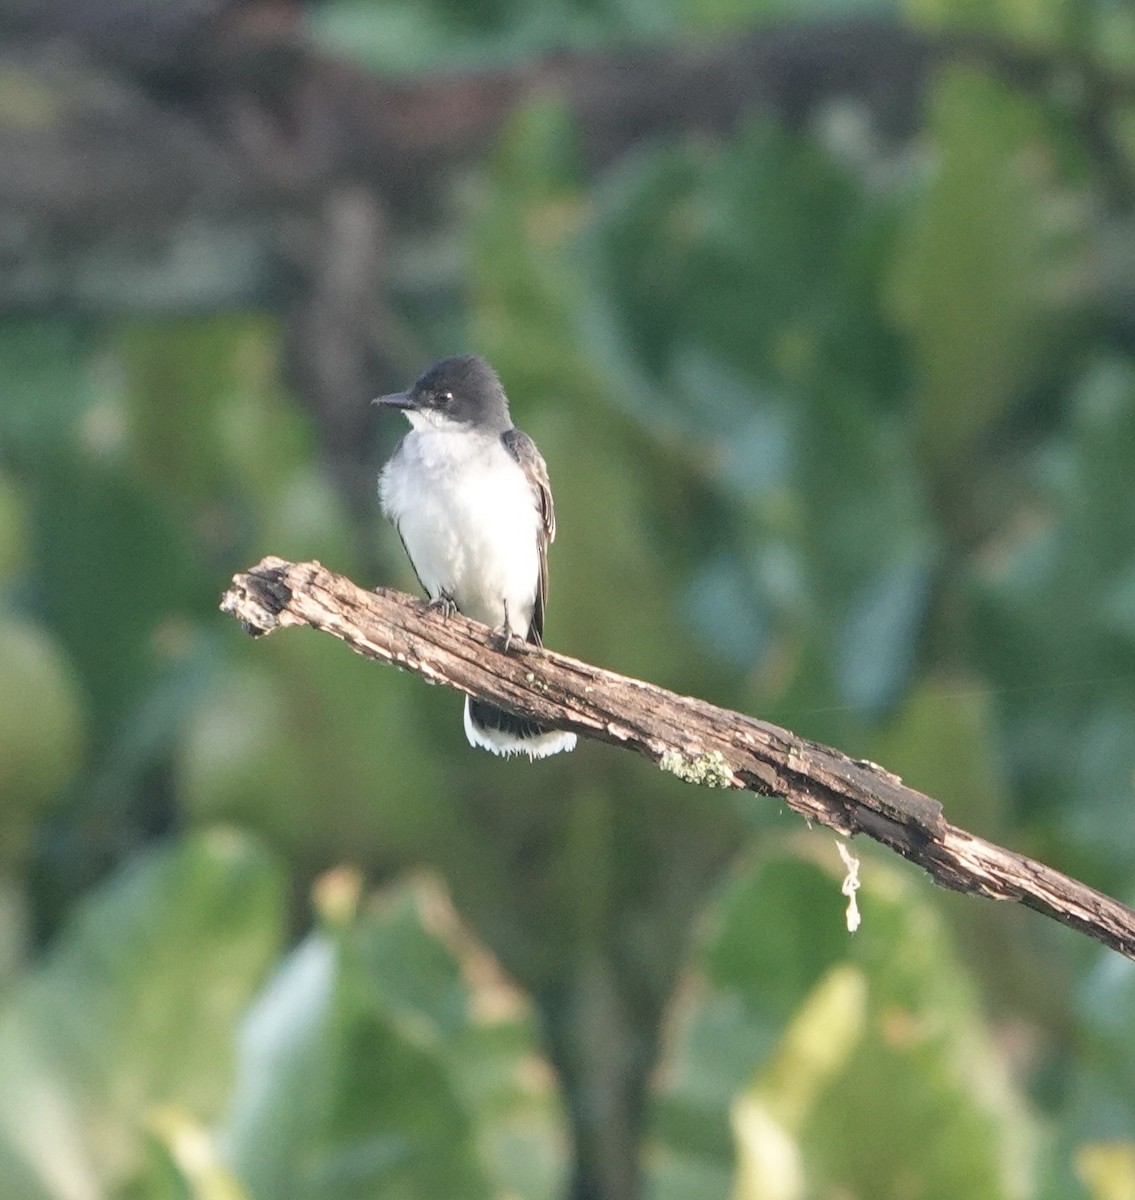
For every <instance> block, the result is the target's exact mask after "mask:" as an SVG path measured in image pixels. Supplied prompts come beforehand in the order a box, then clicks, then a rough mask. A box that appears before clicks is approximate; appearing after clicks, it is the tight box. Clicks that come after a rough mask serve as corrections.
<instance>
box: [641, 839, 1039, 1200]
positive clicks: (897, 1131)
mask: <svg viewBox="0 0 1135 1200" xmlns="http://www.w3.org/2000/svg"><path fill="white" fill-rule="evenodd" d="M827 842H828V839H827V838H824V839H822V841H821V843H820V845H819V846H816V845H815V841H814V840H813V841H811V842H810V843H809V845H810V846H815V849H816V853H820V852H821V851H822V845H823V844H824V843H827ZM829 844H830V843H829ZM824 858H825V861H827V862H830V864H831V867H832V868H835V865H836V855H835V850H834V847H833V848H832V849H831V851H830V858H829V857H828V853H827V852H824ZM860 879H861V882H862V887H861V890H860V892H859V903H860V907H861V910H862V915H863V924H862V926H861V928H860V929H859V931H858V932H857V933H855V934H854V935H851V934H849V933H847V931H846V929H845V928H844V920H843V907H844V900H843V897H842V896H841V895H840V886H839V875H838V873H837V871H836V870H835V869H821V868H820V867H818V866H815V865H812V863H810V862H808V861H806V860H803V859H797V858H791V857H787V856H783V857H779V856H778V857H776V858H773V859H771V860H770V861H768V862H766V863H763V864H761V865H758V866H757V867H756V868H754V869H752V870H750V871H749V872H747V873H745V874H743V875H742V876H741V877H740V878H739V879H738V880H737V881H736V883H735V884H734V886H733V887H732V888H731V889H729V891H728V892H727V893H726V894H725V896H724V897H723V902H722V903H721V904H720V905H719V906H718V908H717V910H716V913H715V916H716V921H715V924H714V931H713V933H712V935H711V937H710V940H709V944H708V946H707V948H706V957H705V965H706V983H707V985H708V986H709V988H710V989H711V990H710V993H709V995H708V996H706V997H705V998H704V1000H702V1001H701V1003H699V1004H697V1005H696V1007H695V1008H694V1010H693V1011H692V1012H691V1013H689V1014H688V1015H687V1017H686V1021H685V1030H684V1036H683V1037H682V1038H680V1039H679V1044H678V1047H677V1051H676V1055H675V1062H674V1063H673V1064H672V1067H671V1075H670V1079H671V1082H670V1085H669V1088H668V1096H667V1097H666V1098H665V1100H664V1103H663V1108H662V1111H663V1113H666V1112H667V1108H668V1106H670V1105H674V1104H679V1105H683V1106H684V1107H685V1108H686V1109H687V1110H688V1111H690V1112H691V1113H692V1112H697V1113H699V1114H700V1120H701V1122H702V1123H703V1125H708V1124H709V1123H710V1122H716V1123H717V1125H718V1128H719V1129H724V1128H725V1125H726V1122H727V1120H728V1119H729V1114H730V1113H732V1116H733V1121H734V1127H735V1129H736V1131H737V1135H738V1137H740V1139H741V1142H742V1153H741V1162H742V1164H743V1172H742V1175H741V1176H740V1177H739V1179H738V1183H737V1186H738V1187H739V1188H741V1191H740V1192H739V1193H735V1194H739V1195H751V1196H754V1197H755V1196H762V1197H763V1196H766V1195H767V1196H770V1197H777V1198H778V1200H780V1198H782V1197H783V1198H784V1200H788V1198H792V1200H796V1198H797V1197H803V1196H810V1195H825V1194H828V1193H831V1194H836V1193H842V1192H846V1193H847V1194H849V1195H863V1196H867V1195H870V1196H872V1197H880V1198H893V1200H898V1198H899V1197H904V1196H909V1195H911V1194H917V1195H919V1196H926V1197H941V1198H942V1200H946V1198H947V1197H957V1196H963V1195H964V1196H966V1197H975V1198H977V1197H989V1198H991V1200H992V1198H996V1200H1003V1198H1007V1197H1015V1196H1021V1195H1027V1194H1028V1190H1029V1187H1030V1186H1031V1178H1030V1170H1029V1162H1030V1158H1031V1137H1032V1131H1031V1129H1030V1126H1029V1124H1028V1122H1027V1120H1026V1119H1025V1117H1024V1107H1023V1103H1022V1100H1021V1098H1020V1097H1018V1096H1017V1095H1015V1094H1014V1092H1013V1090H1012V1088H1011V1086H1010V1085H1009V1081H1008V1072H1007V1067H1006V1064H1005V1062H1004V1061H1003V1059H1002V1057H1001V1056H1000V1055H999V1053H998V1052H997V1050H996V1048H995V1044H994V1042H993V1039H992V1036H991V1034H990V1032H989V1031H988V1029H987V1028H986V1026H985V1024H984V1021H983V1019H982V1015H981V1012H980V1009H979V1008H978V1006H977V1004H976V1001H975V996H974V991H973V987H972V984H971V982H970V980H969V978H968V976H967V974H966V971H965V968H964V966H963V964H962V963H961V961H960V960H959V959H958V957H957V955H956V954H955V952H954V950H953V947H952V945H951V941H950V937H949V935H948V933H947V930H946V929H945V927H944V925H943V923H942V922H941V920H940V919H939V918H938V916H937V914H936V913H935V911H934V909H933V908H932V907H931V906H930V905H929V904H928V903H927V902H926V900H925V899H924V898H922V897H921V896H920V895H919V890H918V888H917V887H916V886H915V885H914V884H913V883H912V881H911V880H910V878H909V876H908V875H906V874H904V873H903V872H902V871H901V869H899V868H896V867H894V866H892V865H890V864H888V863H886V862H884V861H883V860H876V858H875V857H874V856H872V857H871V858H869V859H868V860H867V861H865V862H864V863H863V864H862V866H861V869H860ZM726 1016H727V1017H728V1019H726V1020H723V1017H726ZM695 1047H696V1050H697V1052H696V1053H694V1052H693V1051H694V1049H695ZM672 1111H673V1110H672V1109H670V1114H671V1117H670V1120H668V1121H666V1122H664V1123H663V1124H662V1126H661V1133H662V1136H663V1137H664V1138H665V1139H666V1141H665V1144H666V1145H667V1146H668V1147H669V1153H670V1155H671V1157H672V1159H675V1160H677V1159H681V1158H682V1157H686V1158H689V1157H694V1158H696V1159H697V1160H698V1161H701V1162H702V1163H703V1165H705V1164H707V1163H708V1162H711V1161H713V1160H714V1158H715V1157H717V1156H719V1155H721V1153H722V1151H721V1149H720V1142H718V1143H717V1147H718V1148H717V1149H715V1148H714V1147H715V1144H714V1143H713V1142H710V1141H708V1140H705V1139H704V1137H703V1140H702V1142H701V1144H700V1146H699V1145H697V1144H695V1143H693V1142H691V1141H690V1140H689V1139H684V1140H683V1139H682V1137H681V1127H680V1126H675V1125H674V1124H673V1121H672ZM758 1180H761V1181H763V1182H762V1183H761V1189H763V1190H761V1189H758V1187H757V1181H758ZM746 1189H748V1190H747V1191H746Z"/></svg>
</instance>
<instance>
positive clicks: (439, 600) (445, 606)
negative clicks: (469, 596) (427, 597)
mask: <svg viewBox="0 0 1135 1200" xmlns="http://www.w3.org/2000/svg"><path fill="white" fill-rule="evenodd" d="M426 607H427V608H432V609H434V610H436V611H437V612H440V613H441V619H442V620H443V621H448V620H449V618H450V617H452V616H453V614H454V613H455V612H456V611H457V602H456V601H455V600H454V599H453V597H452V596H448V595H446V593H445V592H442V594H441V595H440V596H435V597H434V598H433V599H432V600H431V601H430V602H429V604H428V605H427V606H426Z"/></svg>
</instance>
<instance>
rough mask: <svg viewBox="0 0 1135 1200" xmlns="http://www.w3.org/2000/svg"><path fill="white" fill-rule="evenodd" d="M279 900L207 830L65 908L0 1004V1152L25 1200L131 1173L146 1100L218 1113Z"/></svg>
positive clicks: (252, 850) (249, 851)
mask: <svg viewBox="0 0 1135 1200" xmlns="http://www.w3.org/2000/svg"><path fill="white" fill-rule="evenodd" d="M282 901H283V881H282V880H281V878H280V875H279V873H278V871H277V868H276V867H275V865H274V864H273V863H272V862H271V861H270V860H269V859H268V858H266V856H265V855H264V854H263V852H262V851H260V850H259V849H258V848H257V847H256V846H255V845H254V844H252V843H250V842H249V841H247V840H246V839H244V838H242V837H239V836H238V835H236V834H235V833H231V832H227V831H221V830H217V831H213V832H209V833H205V834H200V835H197V836H194V837H192V838H190V839H188V840H186V841H185V842H184V843H182V844H181V845H179V846H176V847H173V848H170V849H167V850H162V851H158V852H153V853H151V854H149V855H147V856H146V857H145V858H143V859H140V860H139V861H137V862H136V863H134V864H133V865H132V866H130V867H128V868H127V869H126V870H124V871H123V872H122V873H121V874H119V875H118V876H116V877H115V878H113V879H111V880H110V881H109V882H108V883H107V884H105V885H104V886H103V887H102V888H100V889H99V890H98V891H97V892H96V893H94V894H93V895H92V896H91V897H90V898H89V899H88V900H87V901H86V903H85V904H84V905H83V906H82V907H81V908H80V909H79V910H78V912H77V913H76V914H75V915H74V917H73V918H72V920H71V922H70V923H69V924H68V926H67V927H66V929H65V930H64V932H63V934H62V935H61V937H60V939H59V942H58V944H57V945H56V946H55V948H54V949H53V951H52V953H51V954H50V956H49V957H48V959H47V961H46V962H45V963H44V965H43V966H42V967H41V968H39V969H38V970H37V971H36V972H35V973H34V974H32V975H31V976H30V977H29V978H28V979H27V980H26V981H25V982H24V983H23V984H22V985H21V986H20V987H19V988H17V989H16V991H15V992H14V994H13V996H12V997H11V1000H10V1002H9V1004H8V1005H7V1006H6V1008H5V1009H4V1011H3V1012H2V1013H0V1157H2V1158H5V1159H11V1160H14V1161H15V1162H16V1163H17V1164H18V1170H19V1172H20V1173H21V1175H22V1176H24V1177H25V1178H26V1179H27V1180H28V1181H29V1185H28V1186H29V1192H28V1194H29V1195H36V1196H44V1197H53V1198H54V1197H58V1198H59V1200H69V1197H71V1196H74V1195H76V1194H87V1193H86V1192H83V1193H76V1192H75V1191H74V1190H73V1189H74V1188H76V1187H80V1186H81V1187H83V1188H86V1189H88V1191H89V1192H90V1194H96V1193H97V1194H106V1193H107V1192H109V1191H111V1190H113V1188H114V1187H115V1186H117V1185H118V1184H121V1183H124V1182H125V1181H126V1180H127V1179H128V1178H130V1177H131V1176H132V1175H133V1174H134V1173H135V1172H136V1171H137V1170H138V1169H139V1166H140V1163H141V1159H142V1155H143V1148H144V1141H145V1137H146V1120H147V1118H148V1114H150V1113H151V1111H152V1110H153V1109H154V1108H155V1107H156V1106H160V1105H162V1104H165V1103H168V1102H171V1101H176V1102H177V1103H178V1104H180V1105H183V1106H185V1107H186V1108H188V1109H189V1110H190V1111H192V1112H193V1113H194V1114H196V1115H197V1116H198V1117H199V1118H202V1119H204V1118H208V1117H210V1116H212V1115H213V1114H214V1113H216V1112H217V1111H218V1110H219V1108H220V1105H221V1102H222V1099H223V1097H224V1095H225V1092H226V1090H227V1086H228V1082H229V1079H230V1074H231V1061H230V1059H231V1053H232V1045H233V1043H232V1035H233V1032H234V1029H235V1024H236V1020H237V1017H238V1015H239V1013H240V1012H241V1010H242V1008H243V1007H244V1005H245V1003H246V1002H247V1000H248V998H249V996H250V995H251V993H252V991H253V988H254V987H255V985H256V984H257V983H258V981H259V979H260V977H261V976H262V974H263V972H264V969H265V967H266V965H267V963H268V960H269V959H270V957H271V956H272V955H273V954H274V953H275V950H276V947H277V945H278V943H279V940H280V935H281V921H282V915H283V914H282ZM68 1181H71V1182H68ZM69 1189H72V1190H69Z"/></svg>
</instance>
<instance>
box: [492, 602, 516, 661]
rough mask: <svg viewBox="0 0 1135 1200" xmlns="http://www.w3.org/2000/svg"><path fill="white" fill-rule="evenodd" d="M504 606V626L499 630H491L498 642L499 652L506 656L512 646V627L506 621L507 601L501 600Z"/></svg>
mask: <svg viewBox="0 0 1135 1200" xmlns="http://www.w3.org/2000/svg"><path fill="white" fill-rule="evenodd" d="M501 603H502V604H503V605H504V625H503V626H502V627H501V628H499V629H494V630H493V636H494V637H495V638H496V639H497V641H499V642H500V645H501V650H502V651H503V652H504V653H505V654H507V653H508V652H509V648H510V647H511V646H512V625H511V624H510V623H509V619H508V601H507V600H502V601H501Z"/></svg>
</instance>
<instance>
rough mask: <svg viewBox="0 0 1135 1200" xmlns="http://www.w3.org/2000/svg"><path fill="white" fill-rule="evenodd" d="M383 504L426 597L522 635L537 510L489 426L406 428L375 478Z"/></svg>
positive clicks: (535, 555) (529, 606)
mask: <svg viewBox="0 0 1135 1200" xmlns="http://www.w3.org/2000/svg"><path fill="white" fill-rule="evenodd" d="M379 497H380V499H381V501H382V510H383V512H384V513H386V515H387V516H388V517H389V518H390V520H391V521H393V522H394V524H395V525H396V526H397V528H398V532H399V533H400V534H401V535H402V541H403V542H404V543H405V545H406V551H407V553H408V554H409V555H410V559H411V561H412V562H413V564H414V570H415V571H416V572H417V574H418V578H419V579H420V580H421V581H422V585H423V587H425V589H426V591H427V592H429V594H430V597H431V599H437V597H438V596H440V595H442V594H445V595H448V596H451V597H452V598H453V600H454V602H455V603H456V604H457V607H458V609H459V610H460V611H461V612H463V613H465V615H466V616H469V617H473V618H474V619H475V620H477V621H482V622H484V623H485V624H486V625H490V626H492V627H494V628H501V627H503V625H504V619H505V605H506V604H507V606H508V623H509V627H510V628H511V630H512V632H513V633H514V634H516V635H518V636H520V637H525V636H526V635H527V633H528V626H529V623H530V622H531V620H532V610H533V607H534V606H535V603H536V588H537V585H538V580H539V574H540V559H539V542H538V536H539V530H540V514H539V511H538V509H537V507H536V503H537V502H536V497H535V495H534V494H533V491H532V488H531V486H530V484H529V482H528V480H527V478H526V477H525V475H524V472H523V471H522V470H521V469H520V466H519V464H518V463H517V462H516V460H515V459H514V458H513V457H512V455H510V454H509V453H508V451H507V450H506V449H505V448H504V446H503V445H502V444H501V440H500V438H499V437H498V436H497V435H495V434H481V433H472V432H470V431H468V430H461V431H452V430H441V429H431V428H422V429H415V430H413V431H412V432H411V433H409V434H407V435H406V437H405V438H404V439H403V441H402V444H401V445H400V446H399V448H398V450H397V452H396V453H395V455H394V457H393V458H391V460H390V461H389V462H388V463H387V464H386V466H385V468H384V469H383V471H382V474H381V476H380V477H379Z"/></svg>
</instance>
